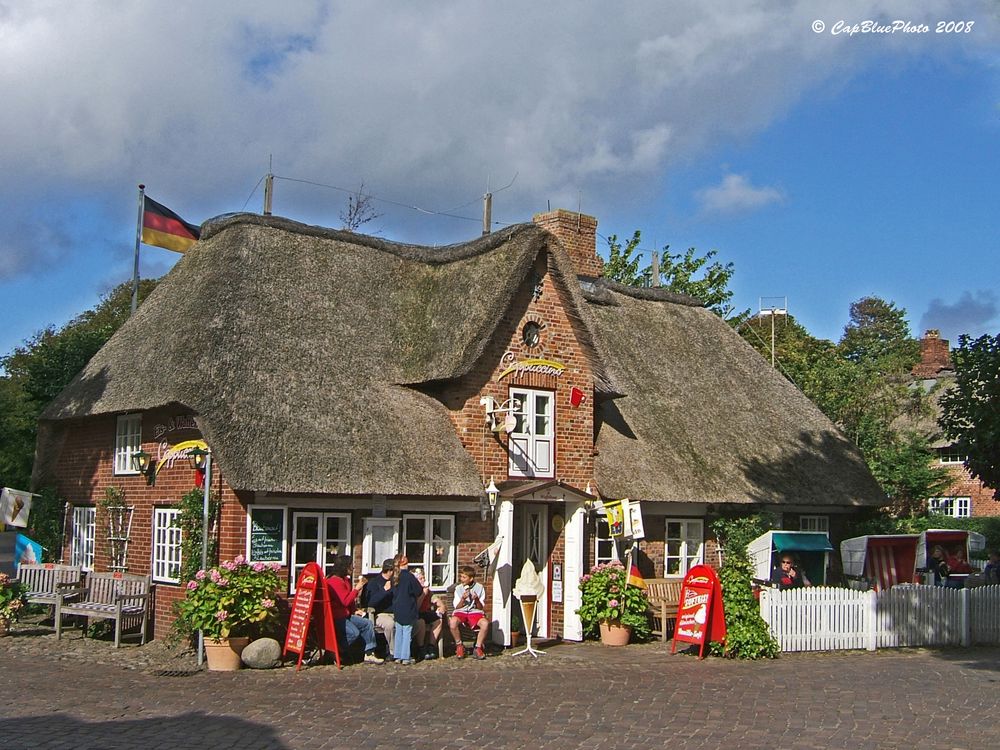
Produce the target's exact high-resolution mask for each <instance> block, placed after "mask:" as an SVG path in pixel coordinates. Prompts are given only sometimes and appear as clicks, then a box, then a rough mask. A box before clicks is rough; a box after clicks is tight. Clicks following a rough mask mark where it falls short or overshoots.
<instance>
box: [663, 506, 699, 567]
mask: <svg viewBox="0 0 1000 750" xmlns="http://www.w3.org/2000/svg"><path fill="white" fill-rule="evenodd" d="M672 523H677V524H680V525H681V535H680V537H679V538H678V537H671V536H670V524H672ZM693 528H697V529H698V533H697V534H695V533H693V532H692V529H693ZM672 540H676V541H679V542H680V552H679V554H677V555H670V554H669V553H668V550H669V549H670V546H669V545H670V542H671V541H672ZM695 540H697V541H696V542H695V543H696V544H697V546H698V549H697V550H695V551H692V550H691V549H690V545H691V543H692V542H694V541H695ZM671 560H677V561H678V568H679V570H678V572H676V573H670V572H668V571H669V570H670V561H671ZM703 562H705V520H704V519H703V518H666V519H664V521H663V577H664V578H683V577H684V576H686V575H687V572H688V570H690V569H691V568H692V567H693V566H695V565H701V564H702V563H703Z"/></svg>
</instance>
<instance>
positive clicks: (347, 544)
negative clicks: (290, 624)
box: [288, 510, 354, 594]
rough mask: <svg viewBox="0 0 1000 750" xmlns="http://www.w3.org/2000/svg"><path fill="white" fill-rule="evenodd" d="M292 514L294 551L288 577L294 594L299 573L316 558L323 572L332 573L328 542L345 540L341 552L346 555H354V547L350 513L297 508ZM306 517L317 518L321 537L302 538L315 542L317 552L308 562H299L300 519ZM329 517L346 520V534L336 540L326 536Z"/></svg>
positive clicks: (290, 588) (325, 573)
mask: <svg viewBox="0 0 1000 750" xmlns="http://www.w3.org/2000/svg"><path fill="white" fill-rule="evenodd" d="M291 516H292V551H291V559H290V561H289V565H288V577H289V582H288V586H289V591H291V592H292V593H293V594H294V593H295V585H296V583H297V582H298V580H299V574H300V573H301V572H302V569H303V568H304V567H305V566H306V563H309V562H312V561H313V560H315V561H316V562H318V563H319V564H320V565H321V566H322V568H323V574H324V575H330V570H329V564H327V562H326V551H327V550H326V548H327V544H329V543H330V542H331V541H343V542H344V550H343V551H342V552H341V553H339V554H344V555H351V556H353V554H354V548H353V546H352V545H351V531H352V529H351V514H350V513H327V512H324V511H318V510H295V511H292V513H291ZM305 517H312V518H315V519H316V520H317V527H318V534H319V538H318V539H305V540H301V541H303V542H315V544H316V552H315V555H314V557H313V558H312V560H306V562H303V563H299V561H298V551H299V541H300V540H299V538H298V533H299V524H298V519H300V518H305ZM329 518H339V519H341V520H342V521H343V522H344V528H345V529H346V531H347V533H346V535H345V536H342V537H340V538H338V539H336V540H331V539H327V538H326V521H327V519H329Z"/></svg>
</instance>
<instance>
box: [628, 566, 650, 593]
mask: <svg viewBox="0 0 1000 750" xmlns="http://www.w3.org/2000/svg"><path fill="white" fill-rule="evenodd" d="M628 585H629V586H638V587H639V588H641V589H644V588H646V579H645V578H643V577H642V573H640V572H639V567H638V566H637V565H636V564H635V563H632V566H631V567H630V568H629V571H628Z"/></svg>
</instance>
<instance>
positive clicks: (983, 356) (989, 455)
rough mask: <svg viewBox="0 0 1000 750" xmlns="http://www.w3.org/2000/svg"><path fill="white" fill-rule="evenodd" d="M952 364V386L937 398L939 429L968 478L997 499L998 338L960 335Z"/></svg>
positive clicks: (999, 445)
mask: <svg viewBox="0 0 1000 750" xmlns="http://www.w3.org/2000/svg"><path fill="white" fill-rule="evenodd" d="M952 361H953V362H954V365H955V385H954V387H953V388H951V389H950V390H949V391H948V392H947V393H945V394H944V395H943V396H942V397H941V409H942V413H941V417H940V423H941V426H942V428H944V431H945V434H946V435H947V436H948V438H949V439H951V440H954V441H955V443H956V445H957V446H958V449H959V450H960V451H961V452H962V453H964V454H965V455H966V456H967V457H968V458H966V461H965V465H966V467H967V468H968V469H969V471H970V472H971V474H972V476H974V477H976V478H977V479H979V480H980V481H981V482H982V483H983V484H985V485H986V486H987V487H994V488H996V489H994V492H993V497H994V499H998V500H1000V335H997V336H980V337H979V338H977V339H972V338H971V337H969V336H964V335H963V336H960V337H959V339H958V347H957V348H956V349H955V350H954V351H953V352H952Z"/></svg>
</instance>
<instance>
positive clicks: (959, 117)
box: [0, 0, 1000, 354]
mask: <svg viewBox="0 0 1000 750" xmlns="http://www.w3.org/2000/svg"><path fill="white" fill-rule="evenodd" d="M932 6H936V8H935V9H934V10H928V9H927V8H928V7H932ZM845 8H848V10H845ZM868 21H873V22H875V24H876V26H877V27H881V30H874V29H873V30H868V31H866V30H864V29H865V26H864V25H865V22H868ZM896 21H898V22H899V24H898V26H899V27H900V28H897V29H895V30H894V31H892V33H889V30H890V29H892V24H893V23H894V22H896ZM855 24H857V25H858V28H857V29H855V28H854V26H855ZM925 27H926V28H925ZM904 28H908V29H909V31H906V30H904ZM852 31H854V32H855V33H851V32H852ZM998 42H1000V6H998V5H997V4H996V3H995V2H988V0H977V1H967V2H963V1H961V0H954V1H951V2H949V1H948V0H942V2H938V3H926V2H924V3H913V2H903V1H902V0H856V1H855V2H851V3H843V2H839V3H833V2H817V1H816V0H809V1H808V2H807V1H804V0H802V1H797V2H796V1H794V0H792V1H786V2H780V3H779V2H772V3H767V2H759V1H758V2H735V1H731V0H726V1H721V0H720V1H719V2H713V3H703V2H669V3H668V2H663V0H650V1H646V0H633V1H631V2H623V3H612V4H609V3H581V2H579V0H574V2H569V1H568V0H553V1H551V2H546V3H539V2H531V3H528V2H520V1H518V0H507V2H504V3H487V2H477V1H475V0H462V1H461V2H458V1H457V0H455V1H453V0H441V1H436V0H428V1H427V2H420V3H413V2H392V1H388V2H381V3H372V2H340V3H333V2H306V1H304V0H303V1H298V0H290V1H289V2H284V3H273V2H266V3H265V2H258V1H257V0H239V1H236V0H232V1H231V2H229V1H225V0H213V1H212V2H210V3H205V2H183V1H178V2H172V3H169V4H164V3H162V2H152V1H151V0H150V1H146V0H134V1H133V2H128V3H122V2H111V1H110V0H108V1H101V0H76V1H75V2H68V1H64V0H52V1H47V0H0V102H2V106H3V109H2V116H0V165H2V177H3V179H2V180H0V206H2V208H3V210H2V211H0V294H2V296H3V300H4V315H3V324H2V325H0V354H3V353H7V352H9V351H11V350H12V349H13V348H14V347H15V346H17V345H19V344H20V343H21V342H23V341H24V340H25V339H27V338H29V337H31V336H32V335H33V334H34V333H35V332H37V331H38V330H39V329H41V328H44V327H45V326H47V325H53V324H54V325H56V326H59V325H62V324H63V323H65V322H66V321H67V320H69V319H70V318H72V317H73V316H74V315H75V314H77V313H79V312H81V311H82V310H85V309H87V308H88V307H91V306H92V305H93V304H95V303H96V301H97V300H98V298H99V296H100V294H101V293H102V292H105V291H107V290H108V289H109V288H111V287H112V286H114V285H115V284H116V283H119V282H121V281H124V280H126V279H128V278H129V277H130V275H131V264H132V253H133V245H134V237H135V215H136V198H137V189H136V186H137V184H138V183H140V182H142V183H145V184H146V185H147V192H148V194H149V195H150V196H151V197H153V198H155V199H156V200H158V201H160V202H161V203H164V204H166V205H167V206H169V207H170V208H172V209H174V210H175V211H177V212H178V213H180V214H181V215H182V216H184V217H185V218H186V219H187V220H188V221H191V222H194V223H200V222H201V221H203V220H205V219H208V218H210V217H212V216H215V215H218V214H221V213H225V212H230V211H240V210H253V211H259V210H260V208H261V204H262V189H261V185H260V181H261V178H262V177H263V175H264V174H265V173H266V172H267V170H268V164H269V160H272V163H273V172H274V174H275V175H277V177H278V178H279V179H277V180H276V183H275V199H274V212H275V213H276V214H280V215H284V216H288V217H290V218H293V219H296V220H300V221H305V222H309V223H315V224H322V225H326V226H339V225H340V218H339V216H340V214H341V213H342V211H343V209H344V204H345V202H346V198H347V193H346V192H345V190H349V189H356V188H357V187H358V186H359V185H361V184H362V183H364V185H365V187H366V189H367V190H368V191H370V192H371V194H372V195H373V196H375V198H376V199H378V200H377V202H376V208H377V210H378V211H379V212H380V213H381V216H380V217H379V218H378V219H377V220H376V221H374V222H372V223H370V224H368V225H367V226H366V227H365V230H366V231H369V232H371V233H375V234H379V235H380V236H383V237H386V238H389V239H399V240H405V241H411V242H419V243H426V244H447V243H451V242H457V241H461V240H465V239H469V238H472V237H475V236H477V235H478V234H479V232H480V229H481V197H482V194H483V193H484V192H485V191H486V190H487V189H488V188H490V189H492V190H495V191H497V192H496V194H495V196H494V203H493V218H494V220H495V222H497V226H502V225H504V224H510V223H516V222H521V221H526V220H529V219H530V217H531V215H532V214H533V213H535V212H537V211H540V210H544V209H545V208H546V206H551V207H553V208H556V207H564V208H571V209H577V208H581V209H582V210H583V211H584V212H586V213H590V214H592V215H595V216H597V217H598V220H599V222H600V224H599V227H598V231H599V232H600V233H601V235H602V236H603V237H607V236H608V235H611V234H618V235H619V236H621V235H629V236H630V235H631V233H632V231H633V230H634V229H637V228H638V229H641V230H642V231H643V247H644V248H645V249H647V250H652V249H656V248H660V247H662V246H664V245H667V244H669V245H670V246H671V250H672V251H673V252H679V251H683V250H684V249H686V248H687V247H691V246H693V247H696V248H698V250H699V251H700V252H704V251H707V250H710V249H714V250H717V251H718V257H719V259H721V260H723V261H727V262H732V263H733V264H734V265H735V268H736V275H735V277H734V280H733V288H734V289H735V291H736V294H737V298H736V300H735V301H736V303H737V304H738V306H739V307H741V308H752V309H754V310H756V309H757V307H758V304H759V300H760V298H761V297H780V298H787V305H788V308H789V310H790V311H791V312H792V313H793V314H794V315H795V316H796V317H797V318H798V319H799V320H800V321H801V322H802V323H803V324H804V325H805V326H806V327H807V328H808V329H809V330H810V331H811V332H813V333H814V334H816V335H819V336H824V337H827V338H833V339H836V338H838V337H839V336H840V333H841V331H842V329H843V326H844V324H845V322H846V320H847V311H848V306H849V304H850V302H851V301H853V300H855V299H858V298H859V297H861V296H864V295H868V294H875V295H879V296H882V297H885V298H887V299H891V300H894V301H895V302H896V303H897V304H898V305H900V306H902V307H905V308H906V309H907V311H908V314H909V320H910V323H911V327H912V329H913V330H914V332H915V333H916V332H920V331H922V330H923V329H924V328H928V327H936V328H940V329H941V330H942V335H944V336H945V337H948V338H951V339H953V340H954V339H957V336H958V334H960V333H970V334H980V333H987V332H988V333H997V332H998V331H1000V297H998V294H1000V292H998V290H1000V270H998V268H1000V266H998V264H997V262H996V258H997V255H998V251H1000V246H998V245H1000V241H998V236H1000V232H998V226H997V224H998V221H997V216H998V215H1000V212H998V210H997V207H996V203H997V196H998V194H1000V190H998V188H1000V178H998V169H997V168H998V165H1000V158H998V157H1000V147H998V136H1000V56H998V53H997V50H998V49H1000V44H998ZM508 185H509V187H507V186H508ZM504 187H506V189H504V190H500V188H504ZM599 241H600V242H601V243H602V244H603V240H599ZM177 257H178V256H176V255H174V254H173V253H170V252H168V251H164V250H160V249H158V248H147V247H144V248H143V250H142V273H143V276H147V277H148V276H158V275H161V274H162V273H164V272H165V271H167V270H168V269H169V268H170V266H171V265H172V264H173V263H174V262H175V261H176V258H177Z"/></svg>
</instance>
